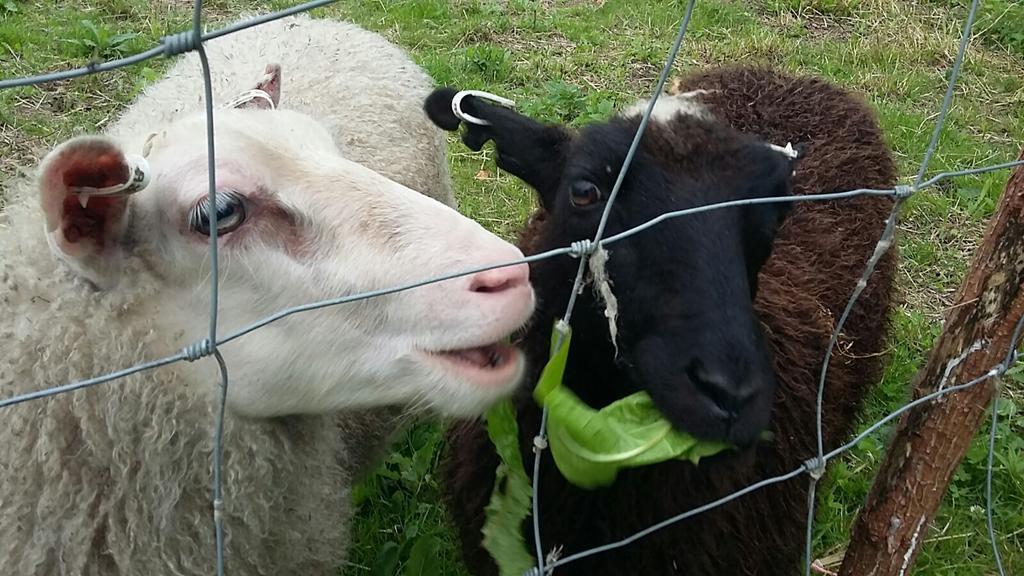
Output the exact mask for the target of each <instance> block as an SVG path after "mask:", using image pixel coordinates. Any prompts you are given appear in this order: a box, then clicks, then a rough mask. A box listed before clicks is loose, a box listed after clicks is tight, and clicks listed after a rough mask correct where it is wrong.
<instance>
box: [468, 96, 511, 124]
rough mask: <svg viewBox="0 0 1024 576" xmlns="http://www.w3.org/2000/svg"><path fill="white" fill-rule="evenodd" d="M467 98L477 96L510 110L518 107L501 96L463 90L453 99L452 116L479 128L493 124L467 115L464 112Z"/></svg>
mask: <svg viewBox="0 0 1024 576" xmlns="http://www.w3.org/2000/svg"><path fill="white" fill-rule="evenodd" d="M466 96H476V97H477V98H480V99H483V100H490V101H491V102H494V103H496V104H500V105H502V106H506V107H509V108H515V106H516V103H515V102H514V101H512V100H509V99H508V98H502V97H501V96H497V95H495V94H491V93H490V92H484V91H482V90H462V91H460V92H458V93H456V94H455V96H453V97H452V114H454V115H455V117H456V118H458V119H459V120H462V121H463V122H469V123H470V124H477V125H479V126H490V125H491V123H490V122H488V121H487V120H484V119H483V118H477V117H476V116H473V115H472V114H467V113H465V112H463V111H462V99H463V98H465V97H466Z"/></svg>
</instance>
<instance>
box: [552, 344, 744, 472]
mask: <svg viewBox="0 0 1024 576" xmlns="http://www.w3.org/2000/svg"><path fill="white" fill-rule="evenodd" d="M561 336H562V335H561V334H560V333H559V329H558V328H557V327H556V329H555V330H554V331H553V332H552V337H551V348H552V354H551V360H550V361H549V362H548V365H547V366H545V367H544V371H543V372H542V373H541V377H540V382H539V383H538V384H537V387H536V388H535V389H534V392H533V396H534V399H535V400H536V401H537V402H538V403H539V404H540V405H542V406H546V407H547V408H548V426H547V433H548V446H549V447H550V449H551V456H552V457H553V458H554V460H555V464H556V465H557V466H558V470H559V471H560V472H561V473H562V476H564V477H565V479H566V480H568V481H569V482H571V483H573V484H575V485H576V486H579V487H580V488H586V489H593V488H597V487H600V486H609V485H611V484H612V483H613V482H614V481H615V477H616V476H617V475H618V472H619V470H621V469H623V468H630V467H638V466H647V465H650V464H657V463H659V462H665V461H667V460H689V461H690V462H693V463H694V464H697V463H698V462H699V461H700V459H701V458H703V457H705V456H710V455H712V454H716V453H718V452H721V451H722V450H726V449H728V448H730V445H729V444H726V443H723V442H710V441H702V440H698V439H697V438H694V437H693V436H690V435H689V434H685V433H682V432H679V431H678V430H676V429H674V428H673V427H672V425H671V424H670V423H669V422H668V420H666V419H665V417H664V416H663V415H662V414H661V413H660V412H659V411H658V409H657V408H656V407H655V406H654V402H653V401H652V400H651V397H650V396H649V395H648V394H647V393H646V392H637V393H635V394H631V395H629V396H626V397H625V398H622V399H620V400H617V401H616V402H613V403H611V404H609V405H608V406H605V407H604V408H602V409H601V410H594V409H593V408H591V407H590V406H587V405H586V404H585V403H584V402H583V401H582V400H580V399H579V397H578V396H576V395H575V394H574V393H573V392H572V391H571V390H569V389H568V388H565V387H564V386H562V375H563V374H564V372H565V364H566V362H567V360H568V356H569V343H570V341H571V338H572V330H571V328H569V327H565V332H564V337H562V338H561V339H562V342H561V346H560V347H559V339H560V337H561Z"/></svg>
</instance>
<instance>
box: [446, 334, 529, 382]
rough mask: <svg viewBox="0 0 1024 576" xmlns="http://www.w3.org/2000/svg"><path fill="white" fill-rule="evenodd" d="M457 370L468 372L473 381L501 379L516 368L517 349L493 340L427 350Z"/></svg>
mask: <svg viewBox="0 0 1024 576" xmlns="http://www.w3.org/2000/svg"><path fill="white" fill-rule="evenodd" d="M428 354H429V355H430V356H433V357H434V358H438V359H440V360H442V361H444V362H445V363H446V364H448V365H449V366H451V367H452V368H455V369H456V370H458V371H459V372H463V373H468V374H469V375H470V376H471V378H472V379H473V380H474V381H479V382H480V383H481V384H489V383H491V382H490V381H491V380H503V379H504V378H505V376H506V374H507V373H511V372H513V371H514V370H515V369H516V365H517V362H516V360H517V359H518V358H519V354H520V352H519V350H518V349H516V348H515V347H514V346H511V345H509V344H504V343H499V342H495V343H493V344H487V345H484V346H476V347H473V348H459V349H456V350H445V351H435V352H428Z"/></svg>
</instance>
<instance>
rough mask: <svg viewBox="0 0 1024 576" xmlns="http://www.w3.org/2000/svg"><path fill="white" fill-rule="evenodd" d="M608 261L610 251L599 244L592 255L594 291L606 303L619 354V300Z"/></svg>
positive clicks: (616, 353) (609, 324) (614, 342)
mask: <svg viewBox="0 0 1024 576" xmlns="http://www.w3.org/2000/svg"><path fill="white" fill-rule="evenodd" d="M607 263H608V251H607V250H605V249H604V246H601V245H600V244H598V246H597V248H596V249H595V250H594V252H593V254H591V255H590V261H589V262H588V264H589V265H590V274H591V279H592V280H593V282H594V291H595V292H596V293H597V296H598V299H599V300H600V301H601V302H602V303H604V317H605V318H607V319H608V332H609V333H610V334H611V338H612V345H613V346H615V355H616V356H618V354H619V342H618V335H619V326H618V318H619V301H618V299H616V298H615V293H614V292H612V281H611V279H610V278H608V270H607V269H606V267H605V265H606V264H607Z"/></svg>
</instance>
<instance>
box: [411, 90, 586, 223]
mask: <svg viewBox="0 0 1024 576" xmlns="http://www.w3.org/2000/svg"><path fill="white" fill-rule="evenodd" d="M457 93H458V92H457V91H456V90H455V89H454V88H440V89H438V90H435V91H434V92H432V93H431V94H430V95H429V96H428V97H427V99H426V102H425V103H424V106H423V108H424V111H425V112H426V113H427V116H428V117H429V118H430V120H431V121H432V122H434V124H436V125H437V126H438V127H439V128H441V129H443V130H447V131H449V132H454V131H455V130H457V129H458V127H459V124H460V123H461V121H460V120H459V118H457V117H456V116H455V114H454V113H453V112H452V98H454V97H455V94H457ZM461 107H462V110H463V111H465V112H467V113H469V114H471V115H473V116H475V117H477V118H480V119H481V120H485V121H487V122H489V123H490V124H489V125H487V126H481V125H479V124H474V123H471V122H466V123H465V126H466V127H465V129H464V130H463V132H462V142H463V144H465V145H466V146H467V147H469V148H470V149H471V150H474V151H477V150H480V149H481V148H483V145H484V144H486V143H487V141H488V140H493V141H494V148H495V152H496V153H497V154H496V156H495V163H496V164H497V165H498V167H499V168H501V169H502V170H505V171H507V172H509V173H510V174H512V175H514V176H516V177H517V178H519V179H520V180H522V181H523V182H525V183H526V184H528V185H529V186H530V187H532V188H533V189H534V190H536V191H537V193H538V195H539V197H540V203H541V205H542V206H543V207H545V208H547V207H549V206H551V203H552V201H553V199H554V195H555V193H556V192H557V189H558V183H559V181H560V179H561V175H562V169H563V168H564V165H565V160H566V155H567V153H568V148H569V143H570V141H571V136H570V135H569V133H568V132H567V131H566V130H565V129H564V128H562V127H561V126H552V125H544V124H541V123H539V122H536V121H534V120H532V119H530V118H527V117H526V116H523V115H522V114H519V113H518V112H515V111H512V110H509V109H507V108H504V107H501V106H494V105H492V104H488V103H487V102H485V101H483V100H481V99H479V98H476V97H475V96H466V97H465V98H463V100H462V102H461Z"/></svg>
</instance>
